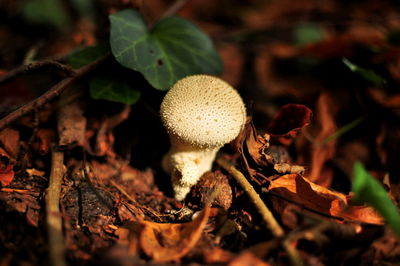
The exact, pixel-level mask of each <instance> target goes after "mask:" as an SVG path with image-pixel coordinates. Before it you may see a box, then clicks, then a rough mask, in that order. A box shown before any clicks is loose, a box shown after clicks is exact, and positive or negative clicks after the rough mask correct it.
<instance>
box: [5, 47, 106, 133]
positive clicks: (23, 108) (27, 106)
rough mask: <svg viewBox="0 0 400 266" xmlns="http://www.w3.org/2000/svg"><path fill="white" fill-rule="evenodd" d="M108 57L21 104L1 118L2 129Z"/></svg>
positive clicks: (83, 68)
mask: <svg viewBox="0 0 400 266" xmlns="http://www.w3.org/2000/svg"><path fill="white" fill-rule="evenodd" d="M107 58H109V55H105V56H103V57H100V58H99V59H97V60H96V61H93V62H92V63H90V64H87V65H85V66H83V67H81V68H79V69H78V70H77V71H76V72H75V74H74V75H73V76H72V77H69V78H66V79H64V80H62V81H61V82H59V83H57V84H56V85H54V86H53V87H52V88H51V89H50V90H48V91H47V92H46V93H44V94H42V95H41V96H40V97H38V98H36V99H35V100H33V101H31V102H30V103H27V104H25V105H23V106H21V108H19V109H17V110H15V111H14V112H12V113H10V114H8V115H7V116H6V117H4V118H3V119H1V120H0V130H2V129H3V128H5V127H6V126H7V125H9V124H10V123H12V122H13V121H15V120H16V119H18V118H20V117H21V116H23V115H25V114H27V113H29V112H31V111H32V110H34V109H35V108H38V107H40V106H43V105H44V104H45V103H47V102H49V101H50V100H52V99H53V98H55V97H57V96H58V95H60V94H61V93H62V92H63V91H64V90H65V89H67V88H68V87H69V86H71V85H72V84H73V83H75V82H76V81H78V80H79V79H81V78H82V77H84V76H85V75H86V74H88V73H90V72H91V71H92V70H93V69H94V68H96V67H97V66H98V65H99V64H100V63H102V62H103V61H104V60H105V59H107Z"/></svg>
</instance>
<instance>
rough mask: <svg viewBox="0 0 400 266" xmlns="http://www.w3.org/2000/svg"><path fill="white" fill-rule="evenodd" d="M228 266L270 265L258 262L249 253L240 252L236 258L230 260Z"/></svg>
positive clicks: (257, 259) (258, 260)
mask: <svg viewBox="0 0 400 266" xmlns="http://www.w3.org/2000/svg"><path fill="white" fill-rule="evenodd" d="M228 265H229V266H268V265H270V264H268V263H266V262H264V261H262V260H260V259H259V258H257V257H256V256H254V255H253V254H252V253H251V252H247V251H245V252H242V253H241V254H240V255H239V256H238V257H236V258H235V259H234V260H232V261H231V262H230V263H229V264H228Z"/></svg>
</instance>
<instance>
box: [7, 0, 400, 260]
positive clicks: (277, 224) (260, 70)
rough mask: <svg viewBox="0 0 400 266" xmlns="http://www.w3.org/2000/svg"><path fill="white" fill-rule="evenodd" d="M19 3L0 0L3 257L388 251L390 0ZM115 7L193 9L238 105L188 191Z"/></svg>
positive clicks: (151, 15) (398, 196) (393, 177)
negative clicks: (116, 32) (239, 125)
mask: <svg viewBox="0 0 400 266" xmlns="http://www.w3.org/2000/svg"><path fill="white" fill-rule="evenodd" d="M28 2H30V3H26V2H25V1H1V2H0V21H1V23H0V47H1V49H0V117H1V118H0V224H1V226H0V265H1V266H3V265H4V266H6V265H47V264H54V265H61V266H62V265H69V264H71V265H72V264H74V265H91V264H93V265H94V264H95V265H160V264H162V265H164V264H177V263H179V264H191V265H196V264H198V265H399V264H400V245H399V235H400V218H399V217H400V216H399V211H398V208H397V207H396V206H398V204H400V156H399V154H400V113H399V110H400V90H399V88H400V4H399V3H398V1H394V0H393V1H374V0H365V1H363V0H359V1H355V0H354V1H334V0H323V1H313V0H299V1H289V0H273V1H262V0H250V1H229V0H220V1H212V0H188V1H182V0H178V1H172V0H152V1H139V0H132V1H129V0H119V1H118V0H112V1H89V0H88V1H68V0H35V1H28ZM125 9H134V10H138V12H139V13H141V14H142V15H143V17H144V21H145V22H146V23H147V24H148V25H149V28H150V29H152V28H153V26H154V24H155V22H156V21H157V20H158V19H163V18H165V17H168V16H170V15H178V16H181V17H183V18H185V19H186V20H188V21H190V22H191V23H193V24H195V25H197V26H198V27H199V28H200V29H201V30H202V31H204V32H205V34H207V36H209V37H210V38H211V40H212V41H213V43H214V45H215V47H216V50H217V52H218V54H219V55H220V57H221V59H222V62H223V65H224V70H223V72H222V73H221V75H220V77H221V78H222V79H223V80H225V81H227V82H228V83H229V84H231V85H232V86H233V87H234V88H236V89H237V90H238V92H239V94H240V95H241V96H242V98H243V100H244V102H245V105H246V110H247V117H248V119H247V123H246V125H245V127H244V129H243V130H242V132H241V133H240V134H239V136H238V137H237V138H236V139H235V140H234V141H233V142H231V143H229V144H227V145H225V146H224V147H223V148H222V149H221V150H220V151H219V152H218V154H217V159H216V160H215V162H214V164H213V168H212V170H211V171H208V172H207V173H205V174H204V175H203V176H202V178H201V180H200V181H199V182H198V183H197V184H196V185H195V186H194V187H193V188H192V190H191V192H190V193H189V195H188V196H187V197H186V199H185V200H184V201H178V200H176V199H174V195H173V189H172V186H171V180H170V176H169V175H168V174H167V173H165V172H164V171H163V170H162V167H161V161H162V157H163V155H164V154H165V153H167V151H168V149H169V147H170V141H169V137H168V134H167V132H166V130H165V129H164V127H163V124H162V122H161V119H160V117H159V108H160V104H161V101H162V99H163V97H164V95H165V93H166V91H165V90H162V89H160V88H157V86H155V85H154V83H152V82H153V81H152V80H151V79H149V78H148V76H147V74H145V73H144V72H142V71H141V70H140V69H139V70H138V71H134V70H132V69H128V68H125V67H122V66H121V65H120V64H119V63H121V62H120V60H119V59H118V58H117V56H116V55H115V53H114V54H112V53H111V52H110V51H109V47H108V43H109V42H110V20H109V15H110V14H116V13H117V12H118V11H120V10H125ZM112 41H113V40H112V39H111V46H112V45H113V44H112ZM104 43H106V44H107V45H106V46H105V48H104V47H103V46H102V45H103V44H104ZM95 45H98V46H96V47H100V48H96V49H97V50H95V52H93V54H91V53H90V51H94V50H86V53H85V54H80V53H79V51H82V47H92V46H95ZM145 48H146V47H145ZM146 49H147V48H146ZM148 49H150V48H148ZM87 51H89V52H87ZM99 51H100V53H99ZM150 52H151V53H152V52H153V51H152V50H151V49H150ZM98 53H99V54H98ZM171 53H173V51H172V50H171ZM175 53H176V51H175ZM177 53H178V54H179V52H177ZM98 55H100V56H98ZM82 62H83V63H82ZM157 63H158V64H159V65H163V64H164V62H162V61H158V62H157ZM139 72H141V73H142V74H143V75H142V74H141V73H139ZM206 73H207V71H206ZM109 77H113V81H110V79H109ZM92 81H96V82H97V83H95V82H92ZM126 84H128V85H126ZM101 88H106V89H110V91H112V93H109V92H108V93H104V91H103V90H102V89H101ZM115 88H117V89H115ZM130 88H132V90H129V89H130ZM114 92H117V93H116V94H113V93H114ZM125 94H126V95H125ZM121 95H122V96H121ZM124 95H125V96H124ZM124 97H125V98H124Z"/></svg>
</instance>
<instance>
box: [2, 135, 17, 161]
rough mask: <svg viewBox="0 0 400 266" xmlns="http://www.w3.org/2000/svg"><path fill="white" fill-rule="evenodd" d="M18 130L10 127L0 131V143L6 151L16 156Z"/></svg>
mask: <svg viewBox="0 0 400 266" xmlns="http://www.w3.org/2000/svg"><path fill="white" fill-rule="evenodd" d="M19 139H20V136H19V131H17V130H15V129H11V128H5V129H4V130H2V131H0V143H1V146H2V147H3V148H4V150H5V151H7V153H8V154H9V155H10V156H12V157H13V158H16V157H17V155H18V151H19V146H20V145H19Z"/></svg>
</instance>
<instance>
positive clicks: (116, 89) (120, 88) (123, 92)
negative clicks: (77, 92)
mask: <svg viewBox="0 0 400 266" xmlns="http://www.w3.org/2000/svg"><path fill="white" fill-rule="evenodd" d="M89 86H90V95H91V96H92V98H93V99H103V100H109V101H114V102H120V103H125V104H134V103H136V102H137V101H138V100H139V98H140V91H138V90H136V89H134V88H132V87H131V86H130V85H129V84H128V83H127V82H125V81H122V80H118V79H114V78H112V77H107V76H95V77H92V78H91V80H90V84H89Z"/></svg>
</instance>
